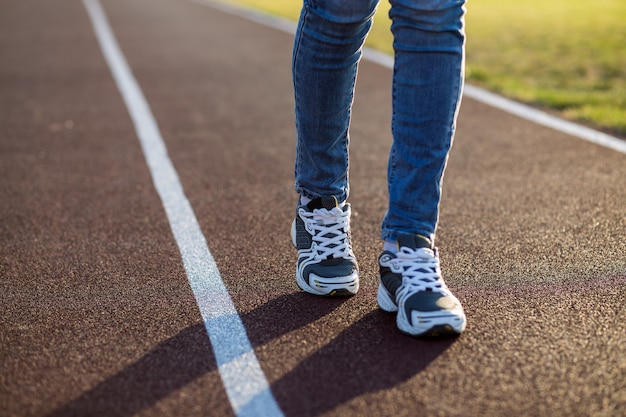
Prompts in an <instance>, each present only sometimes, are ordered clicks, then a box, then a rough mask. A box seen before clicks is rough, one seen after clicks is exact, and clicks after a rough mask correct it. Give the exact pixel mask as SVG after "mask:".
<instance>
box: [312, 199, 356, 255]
mask: <svg viewBox="0 0 626 417" xmlns="http://www.w3.org/2000/svg"><path fill="white" fill-rule="evenodd" d="M301 215H302V217H306V220H305V227H306V229H307V231H308V232H309V233H310V234H311V235H313V242H314V244H315V246H316V250H317V255H316V258H317V259H320V260H323V259H328V258H330V257H332V258H347V259H349V258H351V257H352V256H351V249H350V247H349V246H348V234H347V232H348V230H349V220H350V209H348V210H346V211H343V210H342V209H340V208H339V207H335V208H333V209H332V210H327V209H317V210H313V212H306V211H302V212H301Z"/></svg>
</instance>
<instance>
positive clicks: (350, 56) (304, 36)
mask: <svg viewBox="0 0 626 417" xmlns="http://www.w3.org/2000/svg"><path fill="white" fill-rule="evenodd" d="M377 3H378V0H350V1H348V0H304V5H303V8H302V13H301V15H300V21H299V23H298V29H297V32H296V37H295V43H294V50H293V85H294V97H295V113H296V114H295V115H296V131H297V147H296V161H295V188H296V191H297V192H298V193H299V194H300V195H302V196H304V197H307V198H311V199H315V198H318V197H321V196H331V195H332V196H335V197H336V198H337V200H338V201H339V202H343V201H345V200H346V199H347V197H348V192H349V184H348V140H349V134H348V128H349V125H350V112H351V107H352V100H353V95H354V94H353V93H354V85H355V79H356V74H357V67H358V63H359V60H360V57H361V49H362V46H363V43H364V41H365V37H366V36H367V33H368V32H369V29H370V27H371V23H372V17H373V14H374V12H375V9H376V5H377Z"/></svg>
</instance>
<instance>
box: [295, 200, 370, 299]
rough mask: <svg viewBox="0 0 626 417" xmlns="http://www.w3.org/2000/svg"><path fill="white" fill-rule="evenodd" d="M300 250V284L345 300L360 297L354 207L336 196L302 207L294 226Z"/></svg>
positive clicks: (297, 273) (299, 208) (310, 291)
mask: <svg viewBox="0 0 626 417" xmlns="http://www.w3.org/2000/svg"><path fill="white" fill-rule="evenodd" d="M291 240H292V242H293V245H294V246H295V247H296V249H298V264H297V268H296V282H297V283H298V286H299V287H300V288H301V289H302V290H304V291H306V292H308V293H311V294H315V295H322V296H328V297H342V296H344V297H345V296H351V295H354V294H356V292H357V291H358V289H359V269H358V266H357V262H356V258H355V256H354V253H353V252H352V245H351V242H350V205H349V204H347V203H346V204H344V205H343V206H342V207H340V206H339V204H337V199H336V198H335V197H334V196H329V197H320V198H317V199H315V200H313V201H311V202H309V203H308V204H306V205H298V207H297V209H296V218H295V219H294V221H293V223H292V225H291Z"/></svg>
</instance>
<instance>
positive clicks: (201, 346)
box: [47, 293, 345, 417]
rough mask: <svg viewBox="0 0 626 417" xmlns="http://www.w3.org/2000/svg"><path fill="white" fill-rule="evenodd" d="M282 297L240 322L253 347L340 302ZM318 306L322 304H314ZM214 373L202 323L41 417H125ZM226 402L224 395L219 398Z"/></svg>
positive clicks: (297, 295) (321, 314)
mask: <svg viewBox="0 0 626 417" xmlns="http://www.w3.org/2000/svg"><path fill="white" fill-rule="evenodd" d="M313 298H314V297H313V296H310V295H308V294H304V293H293V294H286V295H282V296H280V297H277V298H275V299H273V300H271V301H269V302H268V303H267V304H265V305H263V306H261V307H259V308H257V309H255V310H253V311H251V312H250V313H248V314H244V315H242V316H241V319H242V321H243V322H244V325H245V327H246V330H247V332H248V337H249V339H250V341H251V343H252V344H253V346H260V345H262V344H264V343H266V342H268V341H270V340H272V339H274V338H276V337H279V336H281V335H282V334H286V333H289V332H291V331H293V330H296V329H297V328H299V327H302V326H305V325H307V324H308V323H311V322H313V321H315V320H318V319H319V318H321V317H323V316H325V315H327V314H329V313H331V312H332V311H333V310H334V309H336V308H337V307H338V306H339V305H341V303H342V302H343V301H345V300H341V299H328V300H319V299H318V298H316V297H315V299H316V301H317V303H315V308H311V305H312V301H313ZM320 301H324V302H320ZM215 369H217V365H216V360H215V356H214V354H213V350H212V347H211V343H210V341H209V338H208V335H207V332H206V328H205V327H204V324H203V323H198V324H195V325H193V326H190V327H188V328H186V329H184V330H183V331H181V332H180V333H178V334H177V335H175V336H173V337H171V338H169V339H167V340H165V341H163V342H161V343H159V344H158V345H157V346H156V347H155V348H154V349H152V350H151V351H149V352H148V353H146V354H145V355H144V356H143V357H142V358H140V359H139V360H137V361H136V362H134V363H132V364H131V365H129V366H128V367H126V368H125V369H124V370H122V371H120V372H119V373H117V374H115V375H113V376H111V377H110V378H108V379H106V380H104V381H102V382H100V383H99V384H98V385H96V386H95V387H94V388H93V389H91V390H89V391H87V392H85V393H83V394H82V395H80V396H79V397H78V398H76V399H74V400H73V401H71V402H69V403H67V404H65V405H63V406H61V407H60V408H58V409H56V410H54V411H53V412H51V413H50V414H48V415H47V417H68V416H81V417H84V416H107V417H129V416H133V415H135V414H137V413H139V412H140V411H141V410H144V409H146V408H148V407H150V406H152V405H154V404H155V403H156V402H158V401H159V400H160V399H162V398H165V397H167V396H168V395H169V394H171V393H173V392H175V391H176V390H178V389H180V388H182V387H184V386H185V385H187V384H189V383H190V382H192V381H194V380H195V379H197V378H199V377H201V376H203V375H205V374H207V373H210V372H212V371H214V370H215ZM225 396H226V394H225V392H224V397H225Z"/></svg>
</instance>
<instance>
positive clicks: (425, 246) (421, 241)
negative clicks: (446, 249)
mask: <svg viewBox="0 0 626 417" xmlns="http://www.w3.org/2000/svg"><path fill="white" fill-rule="evenodd" d="M378 264H379V267H380V275H379V280H380V281H379V286H378V297H377V300H378V306H379V307H380V308H381V309H382V310H384V311H387V312H390V313H395V312H397V317H396V324H397V326H398V329H400V331H402V332H404V333H407V334H409V335H411V336H441V335H457V334H460V333H461V332H463V330H464V329H465V325H466V318H465V313H464V312H463V307H462V306H461V303H460V302H459V300H458V299H457V298H456V297H455V296H454V295H453V294H452V292H450V290H449V289H448V287H447V286H446V284H445V282H444V281H443V278H442V277H441V269H440V267H439V255H438V254H437V249H436V248H434V247H433V245H432V243H431V241H430V240H429V239H428V238H426V237H424V236H421V235H410V234H407V235H399V236H398V252H397V253H393V252H389V251H384V252H383V253H382V254H381V255H380V257H379V258H378Z"/></svg>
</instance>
